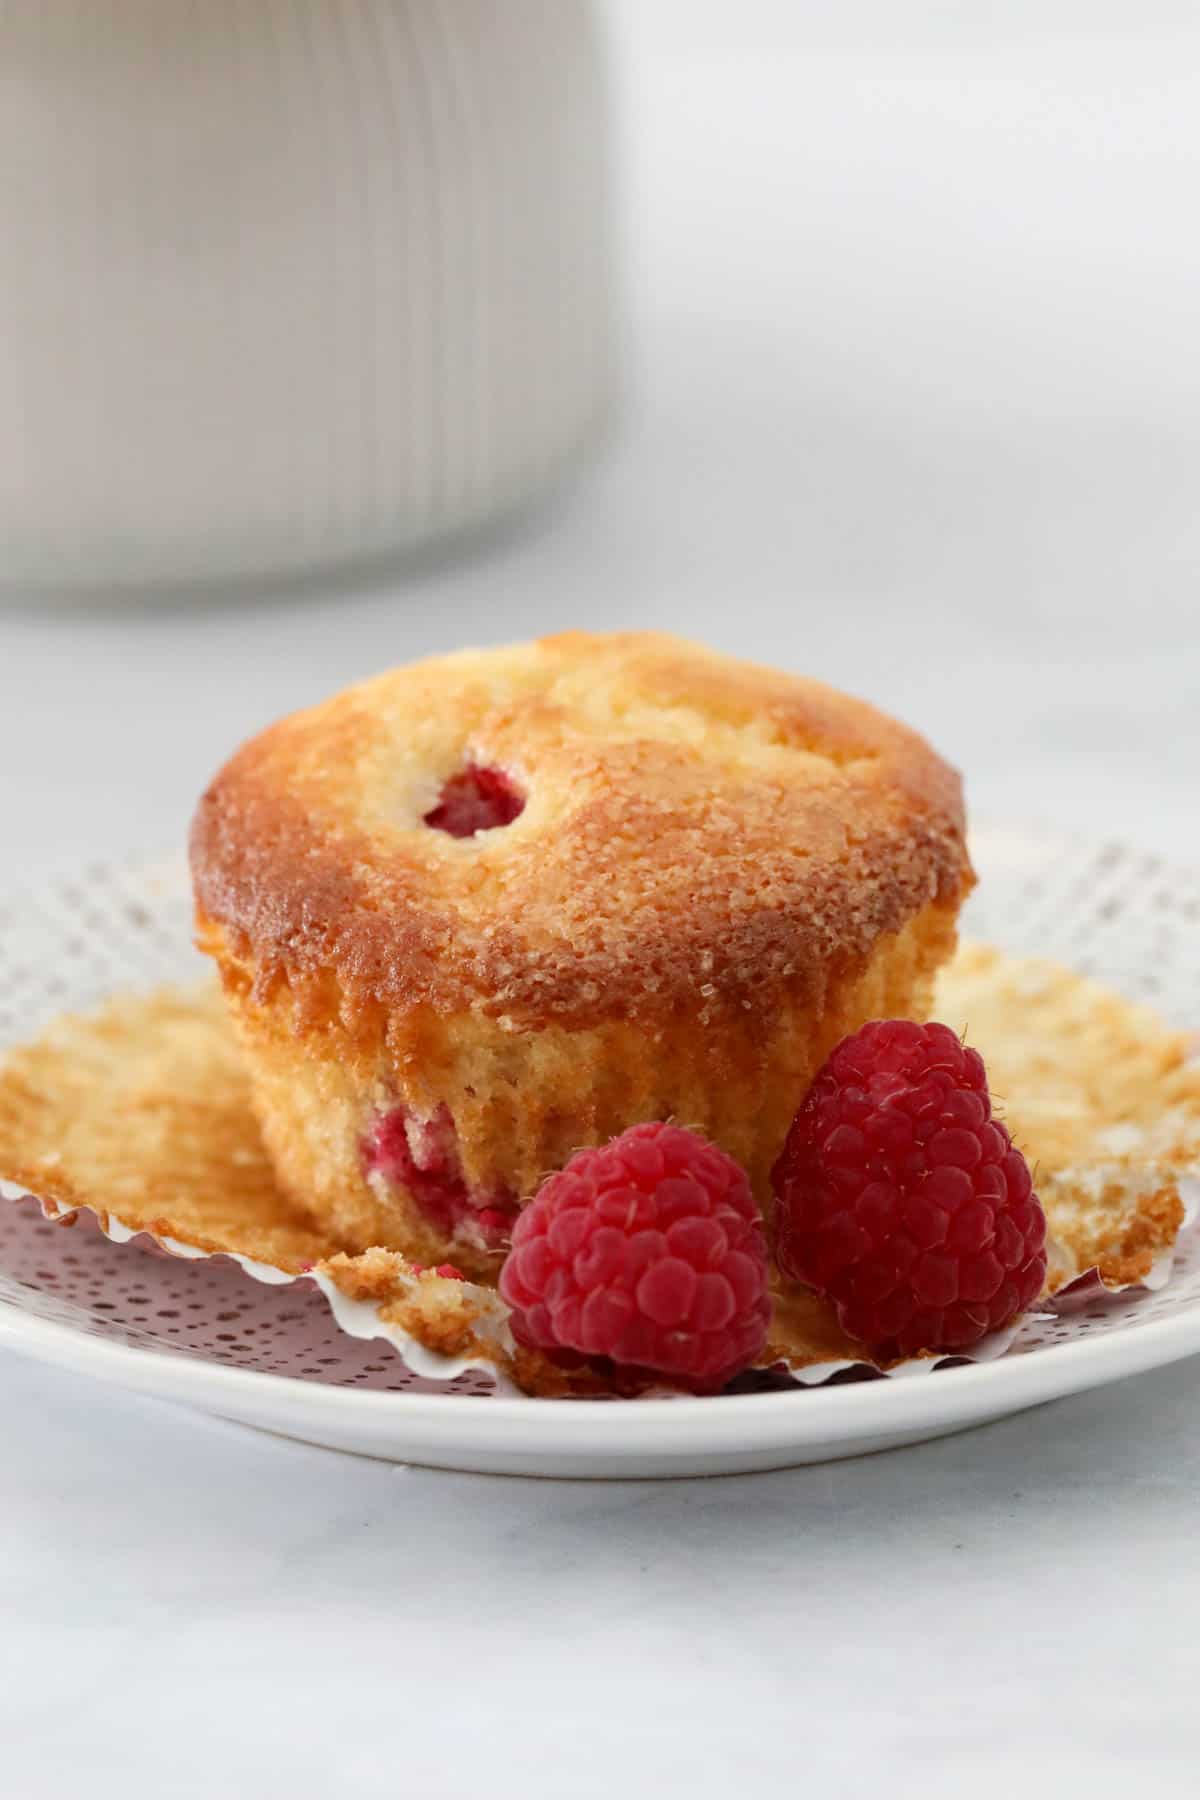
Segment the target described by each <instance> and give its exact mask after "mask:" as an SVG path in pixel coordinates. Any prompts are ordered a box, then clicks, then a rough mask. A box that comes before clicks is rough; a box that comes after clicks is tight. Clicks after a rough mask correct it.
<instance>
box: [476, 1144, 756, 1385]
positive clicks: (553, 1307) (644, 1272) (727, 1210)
mask: <svg viewBox="0 0 1200 1800" xmlns="http://www.w3.org/2000/svg"><path fill="white" fill-rule="evenodd" d="M500 1292H501V1294H502V1296H503V1298H504V1299H505V1300H506V1301H507V1302H508V1304H509V1305H510V1306H511V1307H512V1309H513V1314H512V1326H513V1333H514V1335H515V1336H516V1337H517V1339H518V1341H519V1342H521V1343H524V1344H526V1345H528V1346H530V1347H531V1348H534V1349H539V1350H545V1351H549V1352H551V1353H555V1352H560V1351H573V1352H577V1353H579V1354H581V1355H583V1356H586V1357H592V1358H600V1359H603V1360H604V1362H605V1363H608V1364H612V1365H614V1366H615V1368H616V1369H617V1370H618V1371H622V1372H625V1373H632V1374H636V1373H645V1372H648V1373H652V1374H655V1375H659V1376H665V1377H666V1378H668V1379H669V1380H671V1381H673V1382H675V1383H676V1384H677V1385H678V1386H680V1387H687V1388H691V1389H693V1390H694V1391H696V1392H701V1393H706V1392H712V1391H713V1390H715V1389H717V1388H720V1387H723V1386H724V1384H725V1383H726V1382H727V1381H729V1380H730V1379H731V1378H732V1377H733V1376H734V1375H736V1374H738V1373H740V1371H741V1370H743V1369H745V1368H748V1367H749V1366H750V1364H751V1363H752V1362H753V1361H754V1359H755V1358H756V1356H758V1355H759V1353H760V1352H761V1350H762V1348H763V1346H764V1344H765V1342H766V1337H767V1324H768V1321H769V1319H770V1311H771V1308H770V1300H769V1297H768V1293H767V1254H766V1243H765V1238H764V1234H763V1228H762V1223H761V1220H760V1217H759V1213H758V1208H757V1207H756V1205H755V1202H754V1198H753V1195H752V1194H751V1192H750V1184H749V1182H748V1180H747V1178H746V1174H745V1171H744V1170H743V1169H742V1168H740V1167H739V1165H738V1164H737V1163H736V1162H734V1160H733V1158H732V1157H730V1156H727V1155H726V1154H725V1153H724V1151H722V1150H718V1149H717V1147H716V1146H715V1145H714V1144H710V1143H708V1142H706V1140H705V1139H704V1138H702V1137H700V1136H699V1135H698V1134H697V1133H696V1132H693V1131H685V1130H684V1129H683V1128H682V1127H680V1126H677V1125H662V1124H647V1125H635V1126H632V1127H631V1128H630V1129H629V1130H628V1131H624V1132H622V1133H621V1135H620V1137H617V1138H614V1139H613V1140H612V1142H611V1143H609V1144H606V1145H604V1146H603V1148H601V1149H598V1150H582V1151H580V1152H579V1153H578V1154H577V1155H575V1156H574V1157H572V1159H571V1161H570V1162H569V1163H568V1164H567V1166H566V1167H565V1168H564V1169H563V1170H561V1172H560V1173H558V1174H556V1175H552V1176H550V1178H549V1179H548V1180H547V1181H546V1182H545V1184H544V1185H543V1187H542V1189H541V1191H540V1192H539V1193H538V1195H537V1197H536V1198H535V1199H534V1200H533V1202H532V1203H531V1204H530V1205H529V1206H527V1207H526V1208H525V1210H524V1211H523V1212H522V1213H521V1214H520V1216H519V1218H518V1219H517V1221H516V1224H515V1226H514V1227H513V1234H512V1252H511V1254H510V1256H509V1258H508V1260H507V1262H506V1263H505V1265H504V1268H503V1271H502V1273H501V1276H500Z"/></svg>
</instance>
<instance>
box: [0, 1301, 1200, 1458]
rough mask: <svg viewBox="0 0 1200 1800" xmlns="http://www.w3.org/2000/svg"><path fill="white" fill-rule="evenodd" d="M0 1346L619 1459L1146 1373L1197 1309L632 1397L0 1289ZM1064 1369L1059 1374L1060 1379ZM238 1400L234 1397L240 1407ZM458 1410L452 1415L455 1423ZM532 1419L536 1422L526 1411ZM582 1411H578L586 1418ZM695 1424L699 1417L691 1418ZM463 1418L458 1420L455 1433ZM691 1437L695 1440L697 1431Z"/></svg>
mask: <svg viewBox="0 0 1200 1800" xmlns="http://www.w3.org/2000/svg"><path fill="white" fill-rule="evenodd" d="M0 1348H7V1349H12V1350H14V1351H16V1352H17V1353H18V1354H25V1355H27V1356H29V1357H31V1358H32V1359H33V1360H36V1361H41V1362H46V1363H51V1364H53V1365H54V1366H55V1367H59V1368H68V1369H72V1370H75V1371H77V1372H79V1373H82V1374H90V1375H93V1376H94V1377H95V1378H97V1379H99V1380H104V1381H107V1382H109V1383H110V1384H113V1385H117V1386H121V1387H125V1388H127V1389H130V1390H132V1391H135V1392H140V1393H143V1394H147V1393H149V1394H154V1395H156V1396H157V1397H159V1398H165V1399H175V1400H178V1401H181V1402H182V1403H184V1404H190V1405H195V1406H199V1407H201V1408H202V1409H203V1410H207V1411H211V1412H220V1411H221V1410H222V1402H223V1401H225V1402H227V1403H229V1404H230V1405H231V1407H233V1408H234V1409H235V1410H236V1412H237V1413H238V1415H239V1416H243V1417H244V1416H245V1412H244V1405H245V1404H250V1405H253V1403H254V1401H255V1400H256V1399H259V1400H262V1401H264V1402H268V1403H270V1402H274V1403H275V1405H274V1406H273V1407H271V1406H269V1410H272V1411H275V1412H277V1413H278V1412H288V1413H290V1414H292V1415H293V1416H301V1415H302V1416H304V1417H305V1420H306V1423H307V1424H308V1425H309V1426H310V1427H311V1426H312V1425H313V1424H314V1423H316V1422H330V1423H332V1422H333V1421H335V1420H337V1421H339V1422H341V1423H342V1424H344V1425H345V1424H349V1423H351V1422H352V1423H353V1424H354V1425H356V1426H357V1427H360V1428H368V1429H369V1428H371V1427H374V1428H375V1429H376V1431H377V1433H378V1435H380V1436H381V1437H382V1436H384V1435H387V1434H388V1433H389V1432H396V1433H402V1432H403V1431H404V1430H405V1428H406V1427H407V1428H410V1429H413V1430H416V1429H420V1430H422V1431H424V1432H425V1433H426V1434H427V1435H433V1436H441V1435H443V1434H445V1435H446V1436H452V1437H454V1438H455V1439H461V1438H462V1437H463V1436H464V1435H468V1434H469V1435H470V1436H471V1438H472V1439H473V1441H474V1442H475V1443H476V1444H477V1445H479V1446H480V1447H481V1448H483V1447H485V1444H486V1447H487V1448H495V1449H499V1448H503V1447H506V1446H507V1447H511V1448H513V1449H516V1448H518V1447H519V1444H518V1440H519V1443H520V1445H521V1446H524V1447H528V1445H529V1442H530V1435H531V1434H532V1435H533V1436H536V1437H537V1439H538V1446H537V1447H538V1448H545V1449H552V1450H556V1451H565V1452H568V1453H569V1452H570V1451H571V1449H572V1448H574V1449H575V1450H578V1451H580V1452H587V1453H590V1454H597V1453H603V1454H605V1455H613V1456H628V1457H630V1458H634V1457H638V1456H644V1455H645V1454H647V1453H648V1452H653V1453H655V1454H662V1453H664V1452H669V1451H671V1450H672V1449H677V1450H680V1451H694V1450H696V1449H699V1448H703V1449H704V1451H706V1452H708V1453H713V1454H721V1453H723V1452H727V1451H733V1450H739V1449H747V1448H749V1447H750V1446H753V1447H755V1448H758V1449H770V1448H782V1447H785V1446H789V1445H796V1444H803V1443H808V1444H811V1443H821V1442H826V1441H832V1440H833V1439H834V1438H835V1437H836V1438H841V1439H843V1440H857V1439H869V1438H873V1437H878V1436H879V1435H881V1434H884V1433H887V1432H888V1431H889V1430H909V1429H913V1428H920V1427H922V1426H924V1425H938V1424H945V1423H947V1422H948V1421H950V1420H961V1421H963V1422H970V1421H971V1420H979V1421H980V1422H983V1421H984V1420H986V1419H987V1418H989V1417H996V1416H997V1415H998V1414H1000V1413H1001V1412H1003V1413H1009V1412H1017V1411H1020V1410H1021V1409H1023V1408H1024V1407H1028V1406H1034V1405H1037V1404H1039V1403H1040V1402H1041V1401H1045V1400H1051V1399H1058V1398H1064V1397H1066V1396H1067V1395H1069V1394H1072V1393H1078V1392H1081V1391H1084V1390H1086V1389H1087V1388H1089V1387H1095V1386H1100V1385H1103V1384H1104V1383H1105V1382H1106V1381H1110V1380H1119V1379H1122V1378H1123V1377H1125V1376H1132V1375H1137V1374H1142V1373H1145V1372H1147V1371H1148V1370H1150V1369H1152V1368H1157V1367H1161V1366H1162V1365H1164V1364H1166V1363H1170V1362H1175V1361H1179V1360H1182V1359H1183V1358H1184V1357H1186V1356H1188V1355H1191V1354H1194V1353H1197V1352H1200V1307H1197V1308H1196V1309H1195V1310H1194V1311H1191V1312H1183V1313H1179V1314H1177V1315H1175V1316H1173V1317H1169V1318H1165V1319H1148V1320H1146V1322H1145V1323H1144V1324H1134V1325H1132V1326H1131V1327H1130V1328H1129V1329H1128V1330H1118V1331H1113V1332H1107V1333H1104V1334H1103V1335H1101V1336H1097V1337H1095V1338H1078V1339H1075V1340H1073V1341H1071V1342H1068V1343H1063V1344H1052V1345H1045V1346H1042V1347H1040V1348H1038V1349H1036V1350H1030V1351H1028V1352H1027V1353H1026V1354H1024V1355H1022V1356H1015V1357H999V1358H997V1359H996V1361H994V1362H987V1363H972V1364H967V1365H958V1366H955V1367H953V1368H946V1369H942V1370H939V1371H929V1372H928V1373H922V1374H920V1375H915V1376H914V1375H907V1376H899V1377H894V1378H892V1379H890V1380H873V1381H871V1380H868V1381H863V1382H848V1383H841V1384H833V1385H826V1386H823V1387H811V1388H803V1389H789V1390H787V1391H785V1392H773V1393H766V1394H717V1395H710V1396H704V1397H694V1396H692V1397H689V1396H683V1397H678V1398H670V1399H649V1400H638V1401H633V1402H597V1401H593V1400H578V1399H574V1400H573V1399H561V1400H552V1401H549V1402H547V1400H546V1399H545V1398H537V1397H533V1396H530V1395H507V1394H489V1395H482V1394H480V1395H475V1394H459V1395H455V1396H454V1397H453V1398H451V1397H450V1396H449V1395H445V1394H423V1393H422V1394H413V1393H398V1394H391V1393H379V1392H375V1391H370V1390H366V1389H362V1390H358V1389H354V1388H344V1387H340V1386H338V1385H336V1384H335V1383H324V1382H314V1381H308V1380H304V1379H302V1378H300V1377H298V1376H293V1375H280V1374H275V1373H272V1372H270V1371H267V1370H260V1369H243V1368H237V1367H232V1368H231V1367H229V1366H227V1365H225V1364H223V1363H217V1362H214V1361H212V1359H211V1358H207V1357H191V1356H186V1355H180V1354H179V1353H177V1352H172V1351H168V1350H156V1349H150V1348H143V1347H141V1346H139V1345H132V1344H122V1343H116V1342H113V1341H111V1340H106V1339H104V1338H99V1337H94V1336H91V1335H90V1334H88V1333H85V1332H83V1331H81V1330H79V1329H78V1327H76V1326H73V1325H70V1324H67V1323H65V1322H64V1321H61V1320H57V1319H47V1318H43V1317H42V1316H40V1315H39V1314H36V1313H29V1312H26V1311H24V1310H23V1309H22V1308H21V1307H19V1306H17V1305H15V1304H14V1303H13V1302H12V1301H11V1300H7V1299H4V1300H0ZM1064 1377H1065V1379H1064ZM238 1402H242V1403H244V1404H243V1405H239V1404H238ZM455 1421H458V1424H457V1425H456V1424H455ZM536 1421H544V1423H537V1422H536ZM585 1421H586V1423H585ZM701 1422H703V1423H701ZM461 1427H465V1428H466V1432H464V1431H463V1430H462V1429H461ZM701 1440H702V1441H701Z"/></svg>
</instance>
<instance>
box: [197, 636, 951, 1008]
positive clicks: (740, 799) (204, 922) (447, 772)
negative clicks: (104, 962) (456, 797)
mask: <svg viewBox="0 0 1200 1800" xmlns="http://www.w3.org/2000/svg"><path fill="white" fill-rule="evenodd" d="M468 762H474V763H476V764H482V765H487V766H492V767H498V768H500V769H503V770H504V771H506V772H507V773H508V774H509V775H510V777H511V778H512V779H514V780H515V781H516V783H517V784H518V785H519V786H520V787H521V788H522V790H523V791H524V792H525V795H526V805H525V809H524V811H523V812H522V813H521V815H520V817H519V818H517V819H516V820H514V821H513V822H512V823H511V824H509V825H507V826H505V827H504V828H502V829H497V830H494V831H488V832H482V833H479V834H478V835H477V836H475V837H472V838H466V839H455V838H452V837H449V836H447V835H446V834H445V833H443V832H439V831H435V830H432V829H430V828H429V827H428V826H426V825H425V824H424V823H423V822H422V821H423V817H424V814H425V813H426V812H428V811H429V810H430V808H432V807H433V806H434V805H435V803H436V801H437V799H438V796H439V793H440V791H441V788H442V785H443V783H444V782H445V781H446V780H447V779H448V778H450V777H451V776H452V775H454V774H455V773H456V772H458V771H460V770H461V769H462V768H463V767H464V766H465V765H466V764H467V763H468ZM192 865H193V872H194V876H195V884H196V893H197V901H198V918H199V929H200V935H201V941H202V942H203V943H205V945H206V947H211V948H218V947H219V948H223V949H224V951H225V952H226V954H227V955H228V956H229V958H230V959H232V960H235V961H237V962H238V963H241V964H243V965H246V964H250V965H252V966H253V968H254V971H255V980H256V984H257V989H258V992H259V993H260V994H263V995H265V994H268V993H270V991H271V990H272V987H273V985H274V984H275V983H276V982H278V981H280V980H284V981H286V982H287V983H288V984H290V986H291V987H292V989H293V991H294V992H295V993H296V994H297V995H300V996H302V997H303V998H304V999H305V1000H306V1001H308V1002H309V1003H311V1004H313V1005H314V1006H316V1007H317V1008H318V1010H319V1009H320V1008H321V1007H322V1006H323V1005H326V1006H327V1005H329V1004H334V1005H337V1006H339V1007H343V1008H346V1009H349V1010H353V1009H354V1008H356V1007H364V1006H370V1005H372V1004H374V1005H379V1006H382V1007H383V1008H385V1009H387V1010H389V1011H391V1010H394V1009H408V1010H412V1009H418V1008H428V1009H430V1010H431V1011H433V1012H435V1013H448V1012H458V1011H462V1010H467V1009H474V1008H481V1009H483V1010H484V1011H486V1012H487V1013H489V1014H490V1015H492V1016H493V1017H495V1018H497V1019H499V1020H502V1021H504V1022H505V1024H506V1025H507V1026H508V1027H509V1028H511V1029H515V1030H529V1029H536V1028H539V1027H541V1026H542V1025H544V1024H546V1023H556V1024H563V1025H569V1026H571V1027H574V1028H578V1027H581V1026H587V1025H591V1024H594V1023H595V1022H597V1021H599V1020H602V1019H611V1018H629V1019H637V1018H646V1017H650V1018H660V1017H662V1016H663V1015H664V1014H666V1013H669V1012H670V1011H671V1010H672V1008H674V1007H676V1006H682V1007H686V1009H687V1010H688V1012H689V1013H690V1014H691V1015H692V1016H701V1017H714V1018H715V1017H716V1016H717V1015H718V1014H720V1013H722V1012H729V1011H739V1010H747V1011H748V1010H753V1011H755V1012H762V1011H765V1010H769V1009H770V1008H771V1007H772V1006H774V1005H775V1004H777V1002H778V999H779V996H780V995H781V994H783V993H785V992H790V993H791V994H792V995H793V996H796V995H802V994H803V993H804V991H805V989H806V987H808V986H809V985H811V983H812V982H813V980H814V977H815V976H816V974H817V973H818V972H821V971H824V970H826V969H828V968H829V967H830V966H831V965H836V964H855V963H861V962H862V961H863V960H864V959H865V958H867V957H868V956H869V955H870V953H871V950H872V948H873V946H874V945H875V943H876V942H877V941H878V939H879V938H880V937H881V936H882V935H884V934H885V933H888V932H894V931H897V930H898V929H900V927H902V926H903V925H904V923H905V922H906V921H907V920H909V919H910V918H912V917H913V916H914V914H916V913H917V912H919V911H920V910H921V909H922V908H923V907H925V906H927V905H928V904H929V903H931V902H936V903H939V904H941V905H943V906H945V907H946V908H947V909H948V910H950V911H952V910H953V909H954V908H955V907H956V906H957V904H958V902H959V900H960V899H961V897H962V895H963V893H964V892H965V891H966V889H967V888H968V886H969V885H970V882H971V880H972V877H971V873H970V868H969V863H968V861H967V857H966V852H965V849H964V843H963V813H962V799H961V792H960V785H959V780H958V777H957V775H956V774H955V773H954V771H953V770H951V769H950V768H949V767H948V766H947V765H946V764H945V763H943V762H942V761H941V759H940V758H938V757H937V756H936V755H935V754H934V753H933V751H932V750H931V749H930V748H929V747H928V746H927V745H926V744H925V743H924V742H923V740H922V739H920V738H919V737H917V736H916V735H915V734H914V733H912V732H910V731H908V730H906V729H905V728H904V727H903V726H900V725H898V724H896V723H894V722H893V721H892V720H890V719H887V718H885V717H883V716H882V715H881V714H879V713H877V712H875V711H874V710H873V709H871V708H870V707H868V706H866V705H864V704H863V703H862V702H860V701H855V700H851V699H848V698H846V697H845V696H843V695H841V694H837V693H834V692H833V691H832V690H830V689H828V688H825V687H822V686H821V685H820V684H818V683H816V682H812V681H807V680H803V679H801V678H799V677H795V676H789V675H783V674H779V673H776V672H774V671H772V670H768V669H763V668H758V667H756V666H754V665H751V664H747V663H740V662H735V661H733V660H732V659H729V658H726V657H720V656H717V655H715V654H712V653H710V652H708V651H705V650H702V649H699V648H697V647H695V646H693V645H690V644H687V643H684V642H682V641H679V640H676V639H672V638H669V637H663V636H659V635H657V634H653V633H628V634H618V635H614V636H592V635H588V634H584V633H570V634H566V635H564V636H560V637H554V638H547V639H543V640H541V641H540V642H538V643H535V644H531V645H524V646H518V647H515V648H512V649H505V650H492V651H464V652H461V653H459V654H457V655H453V656H447V657H441V658H437V659H434V660H432V661H429V662H425V663H418V664H415V665H412V666H410V667H407V668H402V669H397V670H394V671H392V672H391V673H389V674H386V675H382V676H379V677H378V678H376V679H375V680H373V681H368V682H365V683H364V684H362V685H361V686H359V687H356V688H351V689H349V690H348V691H346V692H345V693H343V694H340V695H338V696H337V697H335V698H334V699H332V700H329V701H327V702H325V704H324V705H322V706H319V707H317V708H315V709H313V710H312V711H309V712H305V713H300V714H297V715H295V716H294V717H292V718H289V719H285V720H284V721H282V722H281V723H280V724H277V725H275V726H273V727H272V728H271V729H270V730H268V731H266V732H264V733H263V734H262V735H261V736H259V737H257V738H255V739H253V740H252V741H251V742H250V743H249V744H247V745H246V746H245V747H244V748H243V749H242V750H241V751H240V752H239V753H238V754H237V755H236V756H235V757H234V758H233V759H232V761H231V762H230V763H228V764H227V765H226V767H225V768H224V769H223V770H222V771H221V773H220V774H219V775H218V776H217V778H216V780H215V781H214V782H213V784H212V785H211V787H210V788H209V789H208V791H207V793H206V794H205V795H204V798H203V799H202V801H201V804H200V807H199V810H198V812H197V815H196V819H195V823H194V825H193V831H192Z"/></svg>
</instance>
